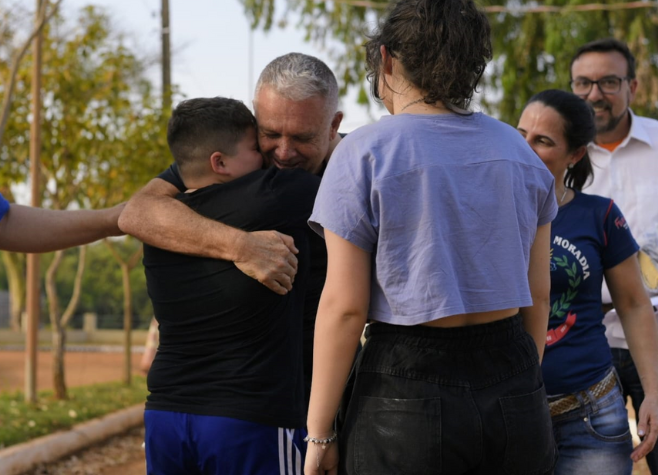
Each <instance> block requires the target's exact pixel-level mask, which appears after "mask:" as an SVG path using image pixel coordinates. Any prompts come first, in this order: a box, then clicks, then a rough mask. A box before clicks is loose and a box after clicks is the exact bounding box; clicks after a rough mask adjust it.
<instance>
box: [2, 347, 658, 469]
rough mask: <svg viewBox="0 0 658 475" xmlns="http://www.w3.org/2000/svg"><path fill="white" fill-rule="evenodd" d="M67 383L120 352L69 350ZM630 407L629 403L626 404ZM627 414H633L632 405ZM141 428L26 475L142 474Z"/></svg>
mask: <svg viewBox="0 0 658 475" xmlns="http://www.w3.org/2000/svg"><path fill="white" fill-rule="evenodd" d="M141 356H142V355H141V353H134V354H133V356H132V368H133V374H140V373H139V369H138V368H139V366H138V365H139V360H140V359H141ZM65 364H66V383H67V385H68V386H70V387H73V386H81V385H85V384H92V383H100V382H105V381H118V380H120V379H121V377H122V375H123V353H120V352H68V353H67V354H66V356H65ZM24 369H25V355H24V353H23V352H18V351H0V391H15V390H23V387H24V384H25V383H24ZM51 373H52V361H51V355H50V353H49V352H39V355H38V369H37V388H38V389H39V390H41V389H50V388H52V382H51V379H52V376H51ZM629 408H630V405H629ZM630 412H631V413H630V414H629V416H630V417H631V418H632V417H634V416H633V415H632V408H630ZM142 440H143V429H142V428H138V429H135V430H133V431H131V432H130V433H129V434H124V435H122V436H118V437H115V438H113V439H110V440H109V441H107V442H106V443H104V444H101V445H98V446H95V447H92V448H90V449H87V450H86V451H84V452H81V453H79V454H76V455H75V456H72V457H68V458H66V459H64V460H61V461H59V462H57V463H55V464H50V465H49V466H48V467H39V469H38V470H36V471H34V472H32V473H30V474H26V475H143V474H145V473H146V464H145V462H144V451H143V449H142V447H141V442H142ZM633 475H650V473H649V469H648V468H647V465H646V462H645V461H644V460H642V461H641V463H639V464H636V465H635V466H634V467H633Z"/></svg>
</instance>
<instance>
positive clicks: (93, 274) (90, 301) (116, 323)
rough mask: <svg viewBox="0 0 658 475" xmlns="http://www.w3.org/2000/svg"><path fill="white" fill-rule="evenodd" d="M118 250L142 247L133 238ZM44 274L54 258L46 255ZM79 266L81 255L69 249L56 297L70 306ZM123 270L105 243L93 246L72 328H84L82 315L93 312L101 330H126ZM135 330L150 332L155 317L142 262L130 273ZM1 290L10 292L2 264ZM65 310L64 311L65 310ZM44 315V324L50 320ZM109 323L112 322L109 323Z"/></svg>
mask: <svg viewBox="0 0 658 475" xmlns="http://www.w3.org/2000/svg"><path fill="white" fill-rule="evenodd" d="M114 244H115V248H117V249H118V250H119V251H121V252H124V253H126V254H128V253H132V252H134V251H135V250H136V249H137V248H138V247H139V246H141V243H139V242H138V241H136V240H135V239H131V238H124V242H121V243H119V242H115V243H114ZM42 259H43V260H42V265H41V273H42V275H43V274H45V272H46V269H47V268H48V265H50V262H51V261H52V259H53V254H45V255H44V256H43V258H42ZM77 265H78V251H77V250H75V249H70V250H68V251H66V252H65V255H64V259H63V261H62V264H61V266H60V268H59V270H58V272H57V294H58V296H59V301H60V302H68V301H69V299H70V298H71V291H72V288H73V279H74V278H75V271H76V267H77ZM121 279H122V278H121V268H120V267H119V265H118V264H117V262H116V260H115V259H114V257H113V256H112V254H111V253H110V251H109V249H108V248H107V246H105V245H104V244H103V243H97V244H92V245H90V246H89V249H88V251H87V270H86V272H85V275H84V277H83V281H82V294H81V296H80V303H79V305H78V308H77V311H76V316H75V317H73V320H72V321H71V325H70V326H71V327H73V328H78V327H80V326H81V325H82V314H83V313H86V312H92V313H96V314H98V315H99V319H100V320H99V327H100V328H105V327H108V326H111V328H123V316H122V315H123V289H122V280H121ZM130 282H131V288H132V302H133V312H134V315H135V317H134V320H133V327H134V328H147V327H148V325H149V322H150V320H151V317H152V316H153V307H152V306H151V301H150V300H149V297H148V294H147V291H146V277H145V275H144V266H143V265H142V263H141V262H139V263H138V264H137V266H136V267H135V268H134V269H132V271H131V272H130ZM0 290H7V276H6V270H5V268H4V265H3V264H2V261H0ZM62 310H63V309H62ZM45 311H46V309H45V307H44V309H43V312H42V319H43V320H44V324H45V323H47V320H48V317H47V315H46V314H45ZM107 319H110V320H108V321H106V320H107Z"/></svg>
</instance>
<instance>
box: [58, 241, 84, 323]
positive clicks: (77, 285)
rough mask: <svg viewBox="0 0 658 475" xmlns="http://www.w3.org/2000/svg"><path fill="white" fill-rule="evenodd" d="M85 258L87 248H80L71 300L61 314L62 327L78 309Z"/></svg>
mask: <svg viewBox="0 0 658 475" xmlns="http://www.w3.org/2000/svg"><path fill="white" fill-rule="evenodd" d="M86 256H87V246H80V255H79V257H78V270H77V271H76V273H75V280H74V281H73V295H71V300H69V304H68V306H67V307H66V310H64V313H63V314H62V327H66V325H67V324H68V323H69V320H71V317H72V316H73V314H74V313H75V309H76V308H78V302H79V301H80V294H81V293H82V292H81V290H82V276H83V275H84V273H85V264H86Z"/></svg>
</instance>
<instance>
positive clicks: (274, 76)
mask: <svg viewBox="0 0 658 475" xmlns="http://www.w3.org/2000/svg"><path fill="white" fill-rule="evenodd" d="M263 86H271V87H272V88H274V90H275V91H276V92H277V94H280V95H281V96H283V97H285V98H286V99H290V100H293V101H303V100H305V99H308V98H309V97H313V96H318V95H319V96H322V97H324V98H325V99H326V100H327V107H328V108H329V109H330V112H331V113H332V114H333V113H334V112H336V111H337V110H338V83H337V82H336V76H334V73H332V72H331V69H329V67H328V66H327V65H326V64H324V62H322V61H321V60H319V59H318V58H316V57H314V56H309V55H307V54H302V53H288V54H286V55H283V56H279V57H278V58H276V59H274V60H273V61H272V62H270V63H269V64H268V65H267V66H265V69H263V72H262V73H261V74H260V77H259V78H258V82H257V83H256V94H255V96H254V97H258V93H259V92H260V90H261V88H262V87H263Z"/></svg>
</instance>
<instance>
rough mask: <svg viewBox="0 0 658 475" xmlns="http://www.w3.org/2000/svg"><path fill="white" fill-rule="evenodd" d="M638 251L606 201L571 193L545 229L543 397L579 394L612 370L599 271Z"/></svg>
mask: <svg viewBox="0 0 658 475" xmlns="http://www.w3.org/2000/svg"><path fill="white" fill-rule="evenodd" d="M638 249H639V247H638V245H637V243H636V242H635V240H634V239H633V236H632V235H631V231H630V229H629V227H628V224H627V223H626V220H625V219H624V216H623V215H622V214H621V211H619V208H617V205H615V204H614V203H613V201H612V200H611V199H608V198H602V197H600V196H594V195H586V194H583V193H579V192H576V196H575V198H574V199H573V200H572V201H571V202H569V203H567V204H566V205H564V206H562V207H560V209H559V211H558V215H557V217H556V218H555V220H554V221H553V223H552V225H551V310H550V318H549V321H548V334H547V337H546V351H545V353H544V360H543V363H542V371H543V374H544V382H545V384H546V392H547V393H548V394H549V395H558V394H566V393H575V392H577V391H582V390H584V389H586V388H588V387H589V386H591V385H592V384H594V383H596V382H598V381H599V380H601V379H602V378H603V377H604V376H605V373H606V372H607V371H608V369H609V368H610V367H611V366H612V360H611V358H612V357H611V353H610V347H609V346H608V341H607V339H606V337H605V327H604V326H603V323H602V322H603V312H602V310H601V284H602V281H603V273H604V271H605V270H607V269H610V268H612V267H615V266H616V265H617V264H620V263H621V262H623V261H624V260H626V259H628V258H629V257H631V256H632V255H633V254H635V253H636V252H637V251H638Z"/></svg>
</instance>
